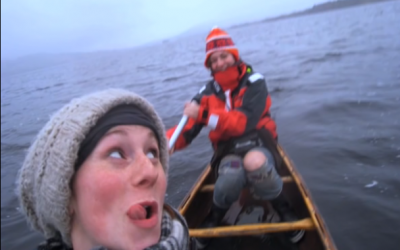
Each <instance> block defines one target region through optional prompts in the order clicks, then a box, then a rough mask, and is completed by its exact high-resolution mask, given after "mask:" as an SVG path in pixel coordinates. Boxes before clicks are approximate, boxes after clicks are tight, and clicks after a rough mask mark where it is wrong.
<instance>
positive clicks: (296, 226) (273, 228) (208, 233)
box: [189, 218, 315, 238]
mask: <svg viewBox="0 0 400 250" xmlns="http://www.w3.org/2000/svg"><path fill="white" fill-rule="evenodd" d="M300 229H303V230H314V229H315V225H314V223H313V221H312V219H311V218H305V219H302V220H298V221H295V222H280V223H260V224H250V225H235V226H222V227H214V228H207V229H189V235H190V236H191V237H197V238H201V237H205V238H209V237H229V236H249V235H261V234H266V233H278V232H285V231H293V230H300Z"/></svg>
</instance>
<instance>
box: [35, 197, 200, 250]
mask: <svg viewBox="0 0 400 250" xmlns="http://www.w3.org/2000/svg"><path fill="white" fill-rule="evenodd" d="M194 249H195V245H194V241H193V240H192V239H190V238H189V231H188V225H187V224H186V221H185V219H184V218H183V217H182V215H180V214H179V212H178V211H177V210H175V209H174V208H172V207H170V206H168V205H164V214H163V218H162V222H161V236H160V241H159V242H158V243H157V244H155V245H153V246H150V247H148V248H146V249H144V250H194ZM37 250H73V248H70V247H68V246H67V245H65V244H64V243H63V242H62V240H61V238H59V237H56V238H51V239H48V240H46V241H45V242H43V243H42V244H40V245H39V246H38V248H37ZM88 250H89V249H88ZM91 250H111V249H108V248H105V247H95V248H92V249H91Z"/></svg>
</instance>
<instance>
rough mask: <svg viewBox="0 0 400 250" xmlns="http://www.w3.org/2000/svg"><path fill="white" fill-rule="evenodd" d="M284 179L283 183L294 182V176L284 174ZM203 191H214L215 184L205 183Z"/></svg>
mask: <svg viewBox="0 0 400 250" xmlns="http://www.w3.org/2000/svg"><path fill="white" fill-rule="evenodd" d="M282 181H283V183H288V182H292V181H293V178H292V177H291V176H283V177H282ZM200 191H201V192H211V191H214V184H210V185H204V186H203V187H202V188H201V189H200Z"/></svg>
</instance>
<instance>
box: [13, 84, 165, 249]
mask: <svg viewBox="0 0 400 250" xmlns="http://www.w3.org/2000/svg"><path fill="white" fill-rule="evenodd" d="M122 104H133V105H135V106H137V107H138V108H139V109H140V110H142V111H143V112H144V113H145V114H147V115H148V116H149V117H150V119H151V120H152V121H154V127H155V129H156V131H157V134H158V137H159V138H160V142H159V144H160V158H161V164H162V166H163V168H164V170H165V173H166V174H167V173H168V160H169V154H168V143H167V138H166V136H165V130H164V125H163V123H162V121H161V119H160V117H159V116H158V114H157V113H156V111H155V110H154V108H153V107H152V105H151V104H150V103H149V102H147V101H146V100H145V99H143V98H142V97H140V96H138V95H137V94H135V93H132V92H129V91H126V90H121V89H109V90H105V91H100V92H96V93H93V94H90V95H86V96H83V97H81V98H77V99H74V100H72V101H71V102H70V103H69V104H67V105H65V106H64V107H63V108H61V109H60V110H59V111H57V112H56V113H55V114H54V115H53V116H52V117H51V118H50V121H49V122H48V123H47V124H46V125H45V126H44V128H43V129H42V130H41V131H40V132H39V134H38V135H37V137H36V139H35V141H34V143H33V144H32V145H31V147H30V148H29V151H28V153H27V156H26V158H25V161H24V163H23V165H22V168H21V169H20V171H19V173H18V177H17V195H18V198H19V201H20V203H21V206H22V212H23V213H24V214H25V216H26V217H27V219H28V221H29V223H30V225H31V226H32V227H33V228H34V229H36V230H38V231H40V232H42V233H43V234H44V236H45V237H46V238H51V237H55V236H56V235H57V232H59V233H60V234H61V236H62V238H63V241H64V242H65V243H66V244H68V245H71V237H70V231H71V216H70V212H69V204H70V199H71V190H70V181H71V178H72V177H73V175H74V165H75V162H76V160H77V158H78V150H79V148H80V144H81V143H82V141H83V140H84V139H85V136H86V135H87V134H88V133H89V131H90V129H91V128H92V127H93V126H95V125H96V123H97V121H98V120H99V119H100V118H101V117H102V116H103V115H104V114H106V113H107V112H108V111H109V110H110V109H112V108H114V107H116V106H119V105H122Z"/></svg>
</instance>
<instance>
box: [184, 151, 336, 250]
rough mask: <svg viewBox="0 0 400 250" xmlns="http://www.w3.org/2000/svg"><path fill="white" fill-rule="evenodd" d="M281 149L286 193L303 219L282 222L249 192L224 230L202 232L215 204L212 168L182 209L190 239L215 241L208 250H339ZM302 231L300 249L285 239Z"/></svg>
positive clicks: (236, 205) (232, 210)
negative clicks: (203, 223) (200, 227)
mask: <svg viewBox="0 0 400 250" xmlns="http://www.w3.org/2000/svg"><path fill="white" fill-rule="evenodd" d="M278 149H279V152H280V154H281V155H282V157H283V160H284V163H283V164H282V165H283V166H282V168H281V169H280V170H279V174H280V175H281V176H282V178H283V181H284V188H283V193H284V195H285V196H286V197H287V198H288V200H289V202H290V203H291V204H292V205H293V207H294V209H295V212H296V214H297V215H298V216H299V220H298V221H296V222H290V223H283V222H279V216H278V215H277V213H276V212H275V211H274V210H273V208H272V207H271V205H270V204H269V202H266V201H260V200H255V199H254V198H252V196H251V195H250V193H249V190H248V189H245V190H243V192H242V194H241V197H240V198H239V199H238V201H236V202H235V203H234V204H233V205H232V206H231V208H230V209H229V210H228V212H227V213H226V215H225V217H224V219H223V222H222V225H221V226H219V227H215V228H208V229H198V228H197V227H198V226H199V224H200V223H201V222H202V220H203V219H204V218H205V216H206V215H207V214H208V212H209V210H210V208H211V204H212V196H213V190H214V185H213V184H214V183H215V176H214V173H213V171H212V170H211V168H210V165H208V166H207V167H206V168H205V169H204V171H203V173H202V174H201V176H200V177H199V178H198V180H197V182H196V183H195V184H194V186H193V187H192V189H191V190H190V191H189V193H188V194H187V195H186V197H185V198H184V199H183V201H182V202H181V204H180V205H179V208H178V209H179V211H180V212H181V214H182V215H183V216H184V217H185V218H186V220H187V223H188V225H189V229H190V230H189V233H190V236H191V237H210V238H213V239H212V241H211V242H210V244H209V246H208V247H207V248H206V249H238V250H239V249H254V250H256V249H299V250H320V249H321V250H322V249H324V250H335V249H336V246H335V244H334V241H333V239H332V237H331V235H330V233H329V231H328V229H327V227H326V225H325V222H324V220H323V218H322V217H321V214H320V213H319V212H318V209H317V207H316V205H315V203H314V202H313V200H312V197H311V195H310V192H309V191H308V189H307V188H306V185H305V183H304V181H303V179H302V177H301V175H300V174H299V172H298V171H297V170H296V168H295V166H294V165H293V163H292V162H291V160H290V159H289V157H288V155H287V154H286V153H285V151H284V150H283V149H282V147H281V146H279V147H278ZM298 229H303V230H305V231H306V233H305V235H304V238H303V239H302V240H301V241H300V242H299V243H297V244H296V245H294V244H292V243H290V242H289V241H288V240H287V237H284V236H283V233H284V232H287V231H291V230H298Z"/></svg>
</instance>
